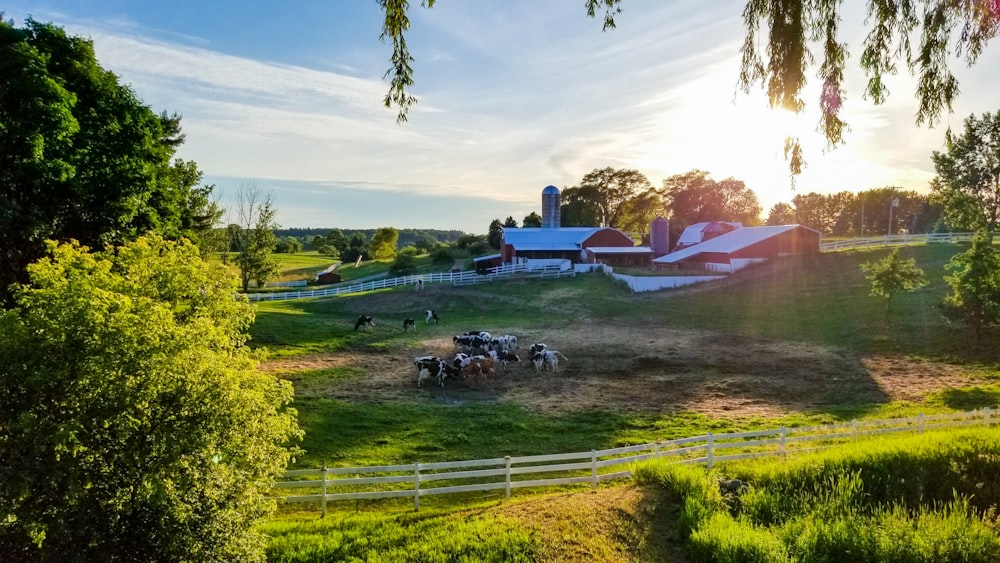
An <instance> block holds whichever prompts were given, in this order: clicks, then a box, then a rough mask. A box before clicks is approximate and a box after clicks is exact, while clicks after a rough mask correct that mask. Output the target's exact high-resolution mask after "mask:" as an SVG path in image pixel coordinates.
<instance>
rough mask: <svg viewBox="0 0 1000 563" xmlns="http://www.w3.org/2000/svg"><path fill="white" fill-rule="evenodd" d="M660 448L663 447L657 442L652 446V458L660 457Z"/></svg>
mask: <svg viewBox="0 0 1000 563" xmlns="http://www.w3.org/2000/svg"><path fill="white" fill-rule="evenodd" d="M662 447H663V445H662V444H660V443H659V442H657V443H656V444H654V447H653V454H654V455H653V457H660V449H662Z"/></svg>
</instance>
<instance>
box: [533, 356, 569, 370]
mask: <svg viewBox="0 0 1000 563" xmlns="http://www.w3.org/2000/svg"><path fill="white" fill-rule="evenodd" d="M559 358H562V359H563V360H565V361H567V362H568V361H569V358H567V357H566V356H563V355H562V352H560V351H558V350H544V351H542V352H535V353H534V354H533V355H532V356H531V363H532V364H534V365H535V373H537V374H541V373H542V368H543V367H547V368H550V369H551V370H552V373H556V372H558V371H559Z"/></svg>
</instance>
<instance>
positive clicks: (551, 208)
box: [542, 186, 560, 229]
mask: <svg viewBox="0 0 1000 563" xmlns="http://www.w3.org/2000/svg"><path fill="white" fill-rule="evenodd" d="M559 225H560V222H559V188H557V187H555V186H545V189H544V190H542V228H543V229H558V228H559Z"/></svg>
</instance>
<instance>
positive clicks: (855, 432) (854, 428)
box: [851, 418, 858, 442]
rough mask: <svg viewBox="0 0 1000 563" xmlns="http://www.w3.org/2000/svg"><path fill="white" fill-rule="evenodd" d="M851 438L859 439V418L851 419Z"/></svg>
mask: <svg viewBox="0 0 1000 563" xmlns="http://www.w3.org/2000/svg"><path fill="white" fill-rule="evenodd" d="M851 440H852V441H855V442H856V441H858V419H856V418H852V419H851Z"/></svg>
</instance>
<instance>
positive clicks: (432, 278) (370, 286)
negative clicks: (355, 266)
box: [246, 264, 572, 301]
mask: <svg viewBox="0 0 1000 563" xmlns="http://www.w3.org/2000/svg"><path fill="white" fill-rule="evenodd" d="M570 273H572V272H570ZM514 274H524V275H523V276H522V277H550V276H554V275H555V276H558V275H566V273H565V272H550V271H548V270H543V271H533V272H530V273H529V272H528V266H527V265H526V264H505V265H503V266H499V267H497V268H490V270H489V273H487V274H484V275H480V274H477V273H476V272H474V271H471V270H469V271H465V272H436V273H432V274H419V275H414V276H402V277H398V278H386V279H381V280H374V281H368V282H363V283H355V284H350V285H342V286H338V287H327V288H324V289H311V290H306V291H282V292H273V293H247V294H246V296H247V299H249V300H250V301H284V300H287V299H304V298H307V297H327V296H330V295H347V294H350V293H361V292H363V291H373V290H376V289H386V288H390V287H400V286H406V285H417V281H418V280H419V281H421V282H423V283H425V284H431V283H450V284H453V285H470V284H476V283H486V282H492V281H494V280H496V279H499V278H505V277H510V276H512V275H514Z"/></svg>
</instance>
